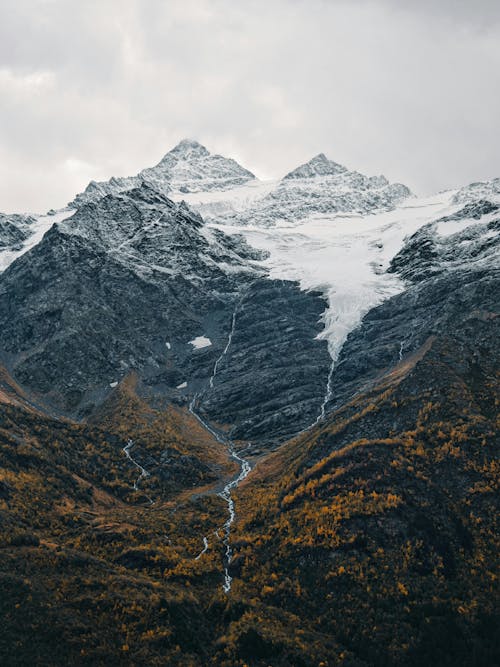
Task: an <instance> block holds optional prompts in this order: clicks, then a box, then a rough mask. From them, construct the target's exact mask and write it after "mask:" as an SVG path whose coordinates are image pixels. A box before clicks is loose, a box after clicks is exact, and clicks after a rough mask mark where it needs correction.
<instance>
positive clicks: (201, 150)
mask: <svg viewBox="0 0 500 667" xmlns="http://www.w3.org/2000/svg"><path fill="white" fill-rule="evenodd" d="M209 155H210V152H209V151H208V150H207V149H206V148H205V146H203V145H202V144H200V143H199V142H198V141H196V140H195V139H182V141H179V143H178V144H177V145H176V146H174V148H172V150H170V151H169V152H168V153H167V154H166V155H165V157H164V158H163V160H166V159H168V158H169V156H170V157H171V156H175V157H176V158H184V159H185V158H188V157H195V158H197V157H207V156H209ZM163 160H162V162H163Z"/></svg>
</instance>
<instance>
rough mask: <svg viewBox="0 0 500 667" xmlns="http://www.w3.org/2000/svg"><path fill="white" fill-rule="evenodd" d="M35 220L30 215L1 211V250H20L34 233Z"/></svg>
mask: <svg viewBox="0 0 500 667" xmlns="http://www.w3.org/2000/svg"><path fill="white" fill-rule="evenodd" d="M34 222H35V220H34V218H32V217H31V216H29V215H19V214H16V213H14V214H12V215H6V214H4V213H0V250H5V249H9V250H18V249H19V248H21V247H22V244H23V243H24V241H26V239H28V238H29V237H30V236H31V234H32V233H33V229H32V228H31V225H32V224H33V223H34Z"/></svg>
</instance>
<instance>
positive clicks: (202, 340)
mask: <svg viewBox="0 0 500 667" xmlns="http://www.w3.org/2000/svg"><path fill="white" fill-rule="evenodd" d="M189 343H190V345H192V346H193V347H194V349H195V350H201V349H202V348H203V347H210V345H212V341H211V340H210V338H207V337H206V336H196V338H193V340H190V341H189Z"/></svg>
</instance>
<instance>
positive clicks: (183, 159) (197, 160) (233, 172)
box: [139, 139, 255, 193]
mask: <svg viewBox="0 0 500 667" xmlns="http://www.w3.org/2000/svg"><path fill="white" fill-rule="evenodd" d="M139 176H140V177H141V178H143V179H144V180H150V179H151V180H152V181H153V182H156V181H158V180H160V181H167V182H168V183H169V184H170V186H171V188H172V190H173V191H174V192H181V193H188V192H199V191H202V192H203V191H209V190H227V189H229V188H232V187H236V186H238V185H243V184H244V183H246V182H247V181H249V180H252V179H254V178H255V176H254V175H253V174H252V173H251V172H250V171H248V170H247V169H245V168H244V167H242V166H241V165H239V164H238V163H237V162H236V160H233V159H231V158H226V157H223V156H222V155H213V154H212V153H210V151H208V150H207V149H206V148H205V146H202V145H201V144H200V143H198V142H197V141H194V140H192V139H183V140H182V141H181V142H179V143H178V144H177V146H175V147H174V148H173V149H172V150H171V151H169V152H168V153H167V154H166V155H165V156H164V157H163V158H162V160H160V162H159V163H158V164H157V165H156V167H151V168H150V169H144V170H143V171H141V173H140V174H139Z"/></svg>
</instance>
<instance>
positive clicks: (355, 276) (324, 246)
mask: <svg viewBox="0 0 500 667" xmlns="http://www.w3.org/2000/svg"><path fill="white" fill-rule="evenodd" d="M454 195H455V191H450V192H445V193H440V194H438V195H435V196H433V197H429V198H423V199H417V198H411V199H408V200H406V201H405V202H404V203H403V204H401V205H400V206H398V208H396V209H395V210H393V211H386V212H382V213H378V214H372V215H367V216H356V215H349V216H336V217H332V216H325V217H321V216H316V217H311V218H308V219H307V220H305V221H304V222H301V223H300V224H297V223H293V224H291V225H290V226H289V227H287V226H285V225H283V224H280V225H278V226H274V227H260V226H240V225H218V224H215V223H211V225H210V226H212V227H216V228H219V229H222V230H224V231H226V232H233V233H239V234H243V235H244V237H245V238H246V240H247V241H248V242H249V243H250V244H251V245H252V246H254V247H256V248H259V249H261V250H265V251H267V252H268V253H269V257H268V259H266V260H264V261H263V262H262V264H263V265H264V266H265V267H266V268H267V269H268V270H269V274H270V277H271V278H276V279H283V280H295V281H298V282H299V283H300V286H301V288H302V289H303V290H319V291H321V292H323V293H324V294H325V296H326V298H327V300H328V308H327V310H326V311H325V313H324V315H323V319H324V324H325V328H324V330H323V332H322V333H321V334H320V337H321V338H323V339H327V340H328V345H329V351H330V355H331V357H332V360H333V362H335V360H336V359H337V357H338V355H339V352H340V350H341V348H342V345H343V344H344V342H345V340H346V338H347V336H348V334H349V333H350V332H351V331H352V330H353V329H355V328H356V327H357V326H358V325H359V323H360V322H361V319H362V318H363V316H364V315H365V314H366V313H367V312H368V311H369V310H370V309H371V308H373V307H375V306H377V305H378V304H380V303H381V302H382V301H384V300H385V299H387V298H389V297H391V296H393V295H394V294H397V293H398V292H400V291H402V290H403V288H404V283H403V282H402V281H401V279H400V278H399V277H398V276H397V275H395V274H390V273H386V270H387V268H388V267H389V264H390V261H391V259H392V258H393V257H394V256H395V255H396V254H397V253H398V252H399V250H401V248H402V247H403V245H404V242H405V239H407V238H408V237H410V236H411V235H412V234H413V233H414V232H416V231H417V230H418V229H420V228H421V227H423V226H424V225H427V224H429V223H431V222H433V221H436V220H438V219H439V218H441V217H443V216H445V215H449V214H451V213H454V212H455V211H457V210H459V209H460V208H461V206H460V205H457V204H453V203H452V201H451V200H452V198H453V196H454ZM476 222H477V221H476V220H472V219H471V220H470V221H461V222H460V229H463V228H464V227H465V226H467V224H474V223H476ZM447 224H449V223H443V225H444V226H441V225H437V226H436V227H437V229H438V230H439V232H440V231H441V229H443V232H444V233H450V232H449V230H448V228H447V227H446V225H447ZM453 227H454V231H456V228H455V227H457V228H458V225H456V226H455V225H453Z"/></svg>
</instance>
